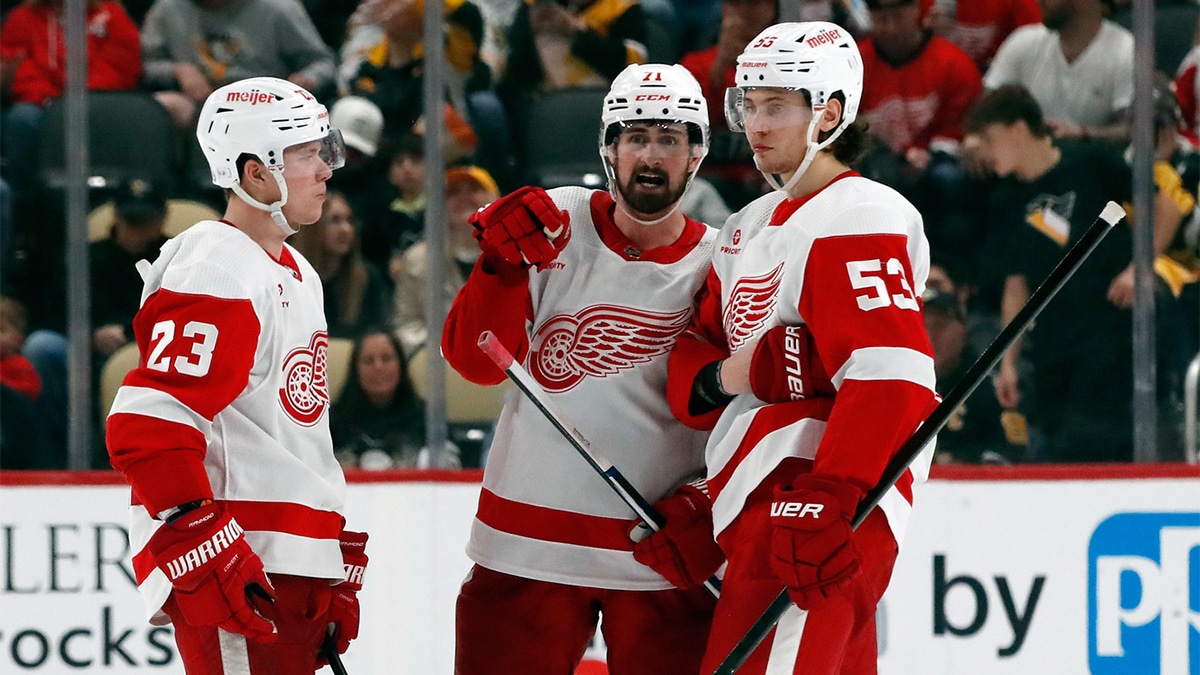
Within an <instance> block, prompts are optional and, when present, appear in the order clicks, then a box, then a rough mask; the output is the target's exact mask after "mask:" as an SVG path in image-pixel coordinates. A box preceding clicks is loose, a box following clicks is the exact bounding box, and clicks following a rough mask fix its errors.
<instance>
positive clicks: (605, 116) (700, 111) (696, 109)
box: [599, 63, 709, 224]
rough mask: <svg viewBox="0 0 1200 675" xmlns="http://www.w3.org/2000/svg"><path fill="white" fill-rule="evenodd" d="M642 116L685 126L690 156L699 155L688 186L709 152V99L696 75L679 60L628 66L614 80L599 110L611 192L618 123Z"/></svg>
mask: <svg viewBox="0 0 1200 675" xmlns="http://www.w3.org/2000/svg"><path fill="white" fill-rule="evenodd" d="M646 121H652V122H659V123H680V124H683V125H684V126H685V127H686V128H687V132H688V147H689V152H690V154H691V156H692V157H693V158H696V159H699V160H700V161H699V162H697V163H696V166H695V168H693V169H692V171H691V173H690V174H689V175H688V177H687V184H688V185H689V186H690V185H691V182H692V179H693V178H695V176H696V172H697V171H699V170H700V162H702V161H704V157H705V156H706V155H708V147H709V126H708V103H707V102H706V101H705V100H704V94H703V92H702V91H701V90H700V83H698V82H696V78H694V77H692V74H691V73H690V72H688V70H687V68H684V67H683V66H681V65H678V64H675V65H668V64H663V63H647V64H634V65H630V66H628V67H626V68H625V70H623V71H621V74H620V75H618V76H617V78H616V79H615V80H613V83H612V87H611V88H610V89H609V90H608V94H607V95H605V97H604V107H603V109H602V110H601V113H600V138H599V147H600V159H601V161H603V163H604V171H605V173H606V174H607V176H608V184H609V190H610V191H613V192H615V191H616V189H617V187H616V185H617V176H616V168H615V167H614V166H613V154H612V153H613V147H612V146H613V144H614V143H616V140H617V137H618V136H619V135H620V133H621V128H622V126H623V125H625V124H628V123H630V122H646ZM614 197H615V195H614ZM672 212H673V211H672ZM667 215H668V216H669V215H670V213H668V214H667ZM665 218H666V216H664V217H663V218H660V219H658V220H656V221H654V222H659V220H663V219H665ZM647 224H652V223H647Z"/></svg>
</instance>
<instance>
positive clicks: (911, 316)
mask: <svg viewBox="0 0 1200 675" xmlns="http://www.w3.org/2000/svg"><path fill="white" fill-rule="evenodd" d="M716 248H717V250H716V253H715V254H714V257H713V270H712V274H711V276H710V278H709V281H708V283H707V293H708V295H707V296H706V297H705V298H703V299H702V300H701V303H700V308H699V310H698V315H697V320H696V322H694V324H693V326H692V327H691V328H690V329H689V332H688V334H686V336H685V338H681V340H680V341H679V346H680V351H681V352H683V351H685V350H688V349H690V350H692V351H694V352H696V356H695V357H694V358H691V361H692V363H691V364H690V367H688V368H680V369H679V371H680V372H679V373H676V372H673V373H672V379H673V382H672V385H671V390H672V391H671V395H672V406H673V409H675V410H676V412H677V413H680V417H681V418H682V419H685V420H687V421H689V423H690V424H695V425H696V426H702V425H700V424H698V423H697V422H698V420H697V419H696V418H691V419H689V418H688V415H687V413H686V412H681V411H686V409H687V403H686V400H687V397H688V396H690V392H691V382H692V380H693V379H694V377H693V375H694V373H696V372H698V370H699V369H700V367H702V366H703V365H704V364H705V363H708V362H710V361H711V360H712V354H711V350H712V349H713V347H711V346H709V345H721V346H722V347H723V348H724V349H723V351H724V352H725V353H730V354H732V353H736V352H737V351H739V350H740V349H742V348H753V347H754V345H755V343H756V341H757V339H758V338H759V337H760V336H761V335H762V334H763V333H764V332H766V331H767V330H768V329H769V328H772V327H774V326H777V325H781V324H783V325H793V326H794V325H801V324H806V325H807V326H808V328H809V330H810V332H811V333H812V335H813V338H814V340H815V341H816V344H817V349H818V353H819V354H820V357H821V359H822V363H823V365H824V366H825V369H826V371H827V372H829V373H830V374H831V375H832V379H833V384H834V386H835V388H836V389H837V390H838V391H837V395H836V397H835V398H834V399H832V400H830V399H824V400H822V399H809V400H804V401H797V402H790V403H776V404H765V403H763V402H762V401H760V400H758V399H757V398H755V397H754V396H753V395H751V394H744V395H741V396H738V397H736V398H735V399H734V400H733V401H732V402H731V403H730V404H729V405H728V406H727V407H726V408H725V409H724V411H723V412H722V413H720V416H719V419H718V420H717V421H716V426H715V427H714V428H713V432H712V435H711V436H710V438H709V441H708V446H707V456H706V459H707V464H708V481H709V490H710V492H711V493H712V494H713V495H714V504H713V520H714V527H715V530H716V532H717V533H718V534H719V533H720V532H721V531H723V530H724V529H725V528H726V527H727V526H728V525H729V524H730V523H731V522H732V521H733V520H734V519H735V518H736V517H737V515H738V514H739V513H740V512H741V510H742V507H743V506H744V504H745V502H746V499H747V497H749V495H750V494H751V492H752V491H753V490H754V489H755V488H756V487H758V486H759V485H760V484H761V483H762V482H763V480H764V479H765V478H767V476H768V475H769V474H771V472H772V471H773V470H774V469H775V468H776V467H778V466H779V464H780V462H781V461H782V460H784V459H785V458H788V457H797V458H800V459H803V460H809V461H811V462H812V463H811V465H809V466H810V467H811V471H812V472H813V473H820V474H824V475H831V476H834V477H838V478H841V479H844V480H846V481H847V482H849V483H851V484H854V485H856V486H857V487H859V488H860V489H861V490H863V491H864V492H866V491H867V490H869V489H870V488H872V487H874V485H875V484H876V483H877V482H878V479H879V477H880V475H881V474H882V470H883V467H884V465H885V464H886V463H887V461H888V460H889V459H890V457H891V455H892V453H894V452H895V450H896V449H897V448H898V447H899V446H900V444H901V443H902V442H903V441H904V440H906V439H907V437H908V435H909V434H911V433H912V432H913V431H914V430H915V429H916V427H917V425H918V424H919V423H920V422H921V421H922V420H923V419H924V418H925V416H926V415H928V413H929V412H930V411H931V410H932V408H933V405H934V403H935V401H936V398H935V397H936V393H935V391H934V370H933V351H932V348H931V347H930V346H929V340H928V337H927V336H926V333H925V325H924V321H923V319H922V316H921V312H920V309H921V305H920V302H919V298H920V297H921V292H922V291H923V290H924V286H925V279H926V277H927V276H928V273H929V245H928V242H927V241H926V239H925V234H924V230H923V228H922V222H921V216H920V214H919V213H918V212H917V210H916V209H915V208H914V207H913V206H912V205H911V204H909V203H908V202H907V201H906V200H905V199H904V198H903V197H901V196H900V195H899V194H898V193H896V192H895V191H894V190H892V189H891V188H888V187H885V186H883V185H880V184H879V183H875V182H873V181H870V180H867V179H865V178H862V177H861V176H859V175H858V174H856V173H854V172H846V173H844V174H842V175H841V176H839V177H838V178H837V179H835V180H834V181H833V182H831V183H830V184H829V185H827V186H826V187H824V188H823V189H821V190H819V191H817V192H816V193H813V194H812V195H809V196H807V197H802V198H800V199H794V200H785V199H784V194H783V193H781V192H775V193H773V194H770V195H766V196H764V197H761V198H759V199H758V200H756V201H754V202H753V203H751V204H750V205H749V206H747V207H746V208H745V209H743V210H742V211H740V212H738V213H736V214H734V215H733V216H731V217H730V219H729V220H728V221H727V222H726V224H725V226H724V227H723V228H722V230H721V232H720V234H719V236H718V239H717V244H716ZM677 358H678V360H679V362H680V363H682V362H684V361H687V360H688V358H689V357H688V355H687V354H685V353H680V354H673V355H672V360H673V361H672V363H673V364H675V363H676V359H677ZM673 367H674V366H673ZM677 376H678V378H677ZM676 378H677V379H678V380H679V383H676V382H675V381H674V380H675V379H676ZM712 414H714V415H715V414H716V413H712ZM710 423H711V421H710ZM931 456H932V446H929V447H928V448H927V449H926V450H925V451H924V452H923V453H922V455H921V456H920V457H919V458H918V460H917V461H916V462H914V463H913V465H912V467H911V468H910V471H909V472H908V473H907V474H906V476H905V478H904V479H902V480H901V481H900V482H899V483H898V484H897V486H896V487H895V488H893V489H892V490H890V491H889V492H888V493H887V494H886V495H885V496H884V499H883V500H882V501H881V503H880V507H881V508H882V509H883V511H884V513H885V514H886V515H887V517H888V523H889V525H890V526H891V529H892V532H893V534H894V535H895V537H896V539H897V541H899V539H900V538H901V537H902V535H903V531H904V526H905V523H906V521H907V517H908V513H909V511H910V510H911V504H912V486H913V485H914V483H919V482H921V481H923V480H924V478H925V477H926V475H927V473H928V466H929V461H930V458H931Z"/></svg>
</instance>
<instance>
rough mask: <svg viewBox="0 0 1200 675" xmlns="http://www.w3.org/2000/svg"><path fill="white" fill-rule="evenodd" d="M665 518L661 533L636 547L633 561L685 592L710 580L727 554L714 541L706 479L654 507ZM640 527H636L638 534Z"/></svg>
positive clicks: (654, 534) (640, 542) (693, 483)
mask: <svg viewBox="0 0 1200 675" xmlns="http://www.w3.org/2000/svg"><path fill="white" fill-rule="evenodd" d="M654 509H655V510H656V511H658V512H659V513H660V514H662V516H663V517H664V518H665V519H666V521H667V523H666V525H664V526H663V528H662V529H661V530H659V531H658V532H655V533H653V534H651V535H650V536H648V537H646V538H645V539H642V540H641V541H639V542H637V543H636V544H634V545H633V558H634V559H635V560H637V561H638V562H640V563H641V564H643V565H645V566H647V567H649V568H650V569H652V570H654V571H655V572H658V573H659V574H661V575H662V577H663V578H664V579H666V580H667V581H669V582H671V585H673V586H675V587H676V588H681V589H684V590H687V589H690V588H695V587H697V586H699V585H701V584H703V583H704V582H705V581H707V580H708V578H709V577H711V576H712V575H713V574H714V573H716V571H717V568H719V567H720V566H721V563H723V562H724V561H725V554H724V553H723V552H722V551H721V549H720V547H718V546H717V542H716V541H714V540H713V518H712V502H710V501H709V500H708V485H707V484H706V483H705V482H704V480H703V479H701V480H697V481H693V482H691V483H688V484H687V485H684V486H683V487H681V488H679V489H678V490H676V491H675V494H673V495H671V496H670V497H667V498H666V499H663V500H662V501H659V502H658V503H656V504H655V505H654ZM639 527H645V526H644V525H636V526H634V528H633V529H634V531H633V532H631V533H630V534H631V535H633V534H635V533H636V530H637V529H638V528H639Z"/></svg>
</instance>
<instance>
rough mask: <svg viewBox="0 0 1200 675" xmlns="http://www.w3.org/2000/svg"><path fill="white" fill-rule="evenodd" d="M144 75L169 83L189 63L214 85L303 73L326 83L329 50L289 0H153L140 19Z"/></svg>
mask: <svg viewBox="0 0 1200 675" xmlns="http://www.w3.org/2000/svg"><path fill="white" fill-rule="evenodd" d="M142 61H143V79H144V80H145V82H146V84H148V85H149V86H151V87H153V88H156V89H175V88H178V83H177V82H176V81H175V73H174V65H175V64H176V63H191V64H194V65H195V66H197V67H198V68H199V69H200V72H202V73H204V74H205V75H207V76H208V78H209V81H210V82H211V83H212V85H213V86H214V87H219V86H221V85H223V84H227V83H229V82H233V81H236V80H240V79H242V78H246V77H255V76H273V77H281V78H286V77H288V76H289V75H291V74H293V73H303V74H305V75H308V76H310V77H312V78H313V79H314V80H315V81H316V82H317V86H316V87H315V89H316V90H320V89H322V88H324V87H326V86H329V85H331V84H332V83H333V78H334V71H335V66H334V59H333V50H331V49H330V48H329V46H328V45H326V44H325V43H324V42H323V41H322V40H321V36H320V35H319V34H318V33H317V29H316V27H315V26H314V25H313V22H312V19H311V18H309V16H308V14H307V13H306V12H305V11H304V5H302V4H301V3H299V2H296V0H231V1H227V0H156V1H155V3H154V5H153V6H151V7H150V10H149V12H147V14H146V19H145V22H144V23H143V25H142Z"/></svg>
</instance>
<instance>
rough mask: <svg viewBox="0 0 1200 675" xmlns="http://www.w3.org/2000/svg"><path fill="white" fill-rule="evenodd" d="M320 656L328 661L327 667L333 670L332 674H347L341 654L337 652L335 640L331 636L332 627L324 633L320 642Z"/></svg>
mask: <svg viewBox="0 0 1200 675" xmlns="http://www.w3.org/2000/svg"><path fill="white" fill-rule="evenodd" d="M321 656H323V657H325V660H326V661H328V662H329V669H330V670H332V671H333V675H349V673H347V672H346V666H345V665H344V664H343V663H342V657H341V655H340V654H338V650H337V640H335V639H334V637H333V630H332V629H331V630H330V631H329V632H327V633H325V640H324V641H322V642H321Z"/></svg>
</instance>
